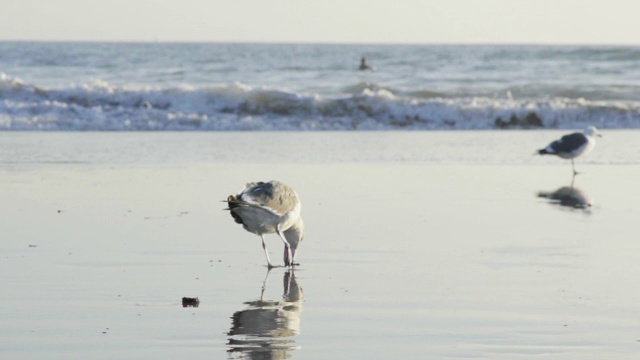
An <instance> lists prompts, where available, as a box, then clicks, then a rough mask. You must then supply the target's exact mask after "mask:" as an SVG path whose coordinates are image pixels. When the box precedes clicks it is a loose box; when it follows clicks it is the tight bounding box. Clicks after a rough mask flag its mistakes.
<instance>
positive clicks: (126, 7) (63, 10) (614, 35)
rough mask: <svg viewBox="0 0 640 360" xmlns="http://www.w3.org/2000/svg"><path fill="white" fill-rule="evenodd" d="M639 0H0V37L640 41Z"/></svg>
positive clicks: (592, 42) (591, 42) (71, 38)
mask: <svg viewBox="0 0 640 360" xmlns="http://www.w3.org/2000/svg"><path fill="white" fill-rule="evenodd" d="M639 14H640V1H638V0H369V1H364V0H315V1H314V0H226V1H220V0H0V41H4V40H29V41H136V42H138V41H145V42H146V41H162V42H164V41H167V42H176V41H177V42H286V43H289V42H293V43H385V44H386V43H393V44H395V43H398V44H405V43H410V44H606V45H608V44H611V45H640V21H639V20H638V19H639Z"/></svg>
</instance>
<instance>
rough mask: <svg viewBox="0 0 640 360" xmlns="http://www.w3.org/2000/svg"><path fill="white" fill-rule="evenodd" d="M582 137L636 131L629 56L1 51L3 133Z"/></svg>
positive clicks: (633, 65)
mask: <svg viewBox="0 0 640 360" xmlns="http://www.w3.org/2000/svg"><path fill="white" fill-rule="evenodd" d="M362 57H366V59H367V60H368V62H369V64H370V65H371V66H372V67H373V68H374V70H373V71H359V70H358V66H359V63H360V60H361V58H362ZM587 125H594V126H597V127H599V128H604V129H628V128H633V129H637V128H640V47H623V46H564V45H563V46H559V45H558V46H542V45H538V46H529V45H526V46H525V45H517V46H516V45H514V46H506V45H331V44H208V43H174V44H172V43H62V42H60V43H57V42H56V43H48V42H0V130H4V131H11V130H39V131H40V130H45V131H165V130H167V131H242V130H251V131H262V130H267V131H273V130H287V131H298V130H300V131H322V130H338V131H342V130H468V129H473V130H486V129H496V128H500V129H501V128H547V129H574V128H583V127H585V126H587Z"/></svg>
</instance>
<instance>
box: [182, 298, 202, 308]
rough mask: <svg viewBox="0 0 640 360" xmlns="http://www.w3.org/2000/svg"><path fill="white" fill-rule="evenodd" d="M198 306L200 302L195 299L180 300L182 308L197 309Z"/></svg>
mask: <svg viewBox="0 0 640 360" xmlns="http://www.w3.org/2000/svg"><path fill="white" fill-rule="evenodd" d="M199 305H200V300H199V299H198V298H197V297H194V298H190V297H183V298H182V307H198V306H199Z"/></svg>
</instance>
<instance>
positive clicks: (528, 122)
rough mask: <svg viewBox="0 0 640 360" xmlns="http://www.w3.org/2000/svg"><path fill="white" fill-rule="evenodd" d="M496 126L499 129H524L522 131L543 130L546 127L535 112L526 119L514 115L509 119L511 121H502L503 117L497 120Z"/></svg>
mask: <svg viewBox="0 0 640 360" xmlns="http://www.w3.org/2000/svg"><path fill="white" fill-rule="evenodd" d="M495 125H496V127H497V128H499V129H512V128H522V129H531V128H541V127H543V126H544V125H543V124H542V119H541V118H540V116H539V115H538V114H536V113H534V112H531V113H529V114H527V116H525V117H524V118H521V117H518V116H517V115H515V114H513V115H511V117H510V118H509V121H504V120H502V118H501V117H498V118H497V119H496V122H495Z"/></svg>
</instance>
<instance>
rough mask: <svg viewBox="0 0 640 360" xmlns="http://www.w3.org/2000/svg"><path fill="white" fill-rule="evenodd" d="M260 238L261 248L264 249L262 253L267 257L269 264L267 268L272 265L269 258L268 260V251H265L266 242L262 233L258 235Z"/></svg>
mask: <svg viewBox="0 0 640 360" xmlns="http://www.w3.org/2000/svg"><path fill="white" fill-rule="evenodd" d="M260 238H261V239H262V249H263V250H264V255H265V256H266V257H267V264H268V266H269V269H271V268H272V267H273V265H271V260H269V252H267V244H266V243H265V242H264V235H260Z"/></svg>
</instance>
